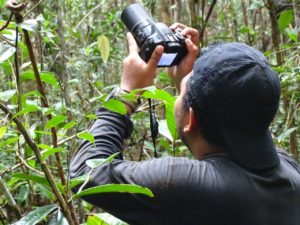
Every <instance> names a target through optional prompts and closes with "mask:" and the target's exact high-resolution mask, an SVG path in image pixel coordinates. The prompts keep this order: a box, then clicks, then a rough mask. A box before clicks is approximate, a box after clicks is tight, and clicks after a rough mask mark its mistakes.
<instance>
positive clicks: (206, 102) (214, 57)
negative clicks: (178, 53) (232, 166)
mask: <svg viewBox="0 0 300 225" xmlns="http://www.w3.org/2000/svg"><path fill="white" fill-rule="evenodd" d="M279 97H280V84H279V80H278V77H277V76H276V73H275V72H274V71H273V70H272V69H271V68H270V66H269V63H268V61H267V59H266V58H265V57H264V56H263V55H262V54H261V53H260V52H259V51H257V50H256V49H254V48H252V47H249V46H247V45H245V44H240V43H224V44H219V45H214V46H211V47H208V48H207V49H204V50H203V54H202V56H201V57H200V58H199V59H198V60H197V61H196V62H195V65H194V70H193V74H192V75H191V76H190V77H189V78H188V80H187V81H186V93H185V94H184V97H183V98H184V106H185V108H186V109H188V108H191V109H192V110H193V112H194V114H195V117H196V120H197V124H198V127H199V129H200V131H201V134H202V136H203V137H204V138H205V139H206V141H208V142H209V143H211V144H213V145H216V146H220V147H223V148H224V149H225V150H226V151H227V152H228V153H229V155H230V156H231V157H232V158H233V159H234V160H235V161H237V162H238V163H239V164H241V165H242V166H244V167H246V168H250V169H264V168H271V167H274V166H275V165H277V164H278V157H277V154H276V151H275V147H274V145H273V141H272V139H271V135H270V133H269V131H268V127H269V125H270V123H271V121H272V120H273V118H274V116H275V114H276V111H277V109H278V105H279Z"/></svg>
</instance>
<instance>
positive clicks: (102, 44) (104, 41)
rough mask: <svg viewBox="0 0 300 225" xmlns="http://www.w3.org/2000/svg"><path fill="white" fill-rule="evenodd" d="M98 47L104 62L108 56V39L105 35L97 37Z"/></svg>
mask: <svg viewBox="0 0 300 225" xmlns="http://www.w3.org/2000/svg"><path fill="white" fill-rule="evenodd" d="M97 42H98V48H99V50H100V53H101V58H102V60H103V62H104V63H105V64H106V62H107V60H108V57H109V40H108V38H107V37H106V36H104V35H101V36H99V37H98V39H97Z"/></svg>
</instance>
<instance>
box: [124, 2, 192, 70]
mask: <svg viewBox="0 0 300 225" xmlns="http://www.w3.org/2000/svg"><path fill="white" fill-rule="evenodd" d="M121 19H122V21H123V22H124V24H125V25H126V27H127V29H128V30H129V31H130V32H131V33H132V35H133V37H134V39H135V40H136V42H137V44H138V46H139V48H140V52H139V55H140V57H141V58H142V59H143V60H144V61H145V62H148V61H149V59H150V58H151V55H152V53H153V51H154V49H155V48H156V46H158V45H162V46H164V53H163V55H162V56H161V59H160V61H159V62H158V64H157V66H158V67H170V66H174V65H177V64H178V63H179V62H180V61H181V59H182V58H183V57H184V56H185V55H186V54H187V49H186V45H185V37H184V36H183V35H182V34H181V33H180V30H176V31H175V32H173V31H172V30H171V29H170V28H169V27H167V26H166V25H165V24H164V23H156V22H155V21H154V19H153V18H152V17H151V16H150V15H149V14H148V13H147V12H146V11H145V9H144V8H143V6H142V5H141V4H139V3H134V4H131V5H129V6H128V7H127V8H125V9H124V11H123V12H122V14H121Z"/></svg>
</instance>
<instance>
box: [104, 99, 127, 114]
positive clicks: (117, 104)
mask: <svg viewBox="0 0 300 225" xmlns="http://www.w3.org/2000/svg"><path fill="white" fill-rule="evenodd" d="M103 106H104V107H105V108H107V109H108V110H110V111H113V112H116V113H120V114H122V115H124V114H126V113H127V110H126V107H125V105H124V104H123V103H122V102H121V101H118V100H116V99H110V100H109V101H107V102H105V103H104V104H103Z"/></svg>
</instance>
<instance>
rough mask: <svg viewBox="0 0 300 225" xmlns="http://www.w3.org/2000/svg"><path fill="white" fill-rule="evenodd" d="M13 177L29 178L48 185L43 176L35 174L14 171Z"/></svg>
mask: <svg viewBox="0 0 300 225" xmlns="http://www.w3.org/2000/svg"><path fill="white" fill-rule="evenodd" d="M12 176H13V177H15V178H19V179H21V180H31V181H33V182H35V183H38V184H42V185H45V186H49V183H48V180H47V179H46V178H45V177H41V176H37V175H32V174H31V175H25V174H23V173H14V174H12Z"/></svg>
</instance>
